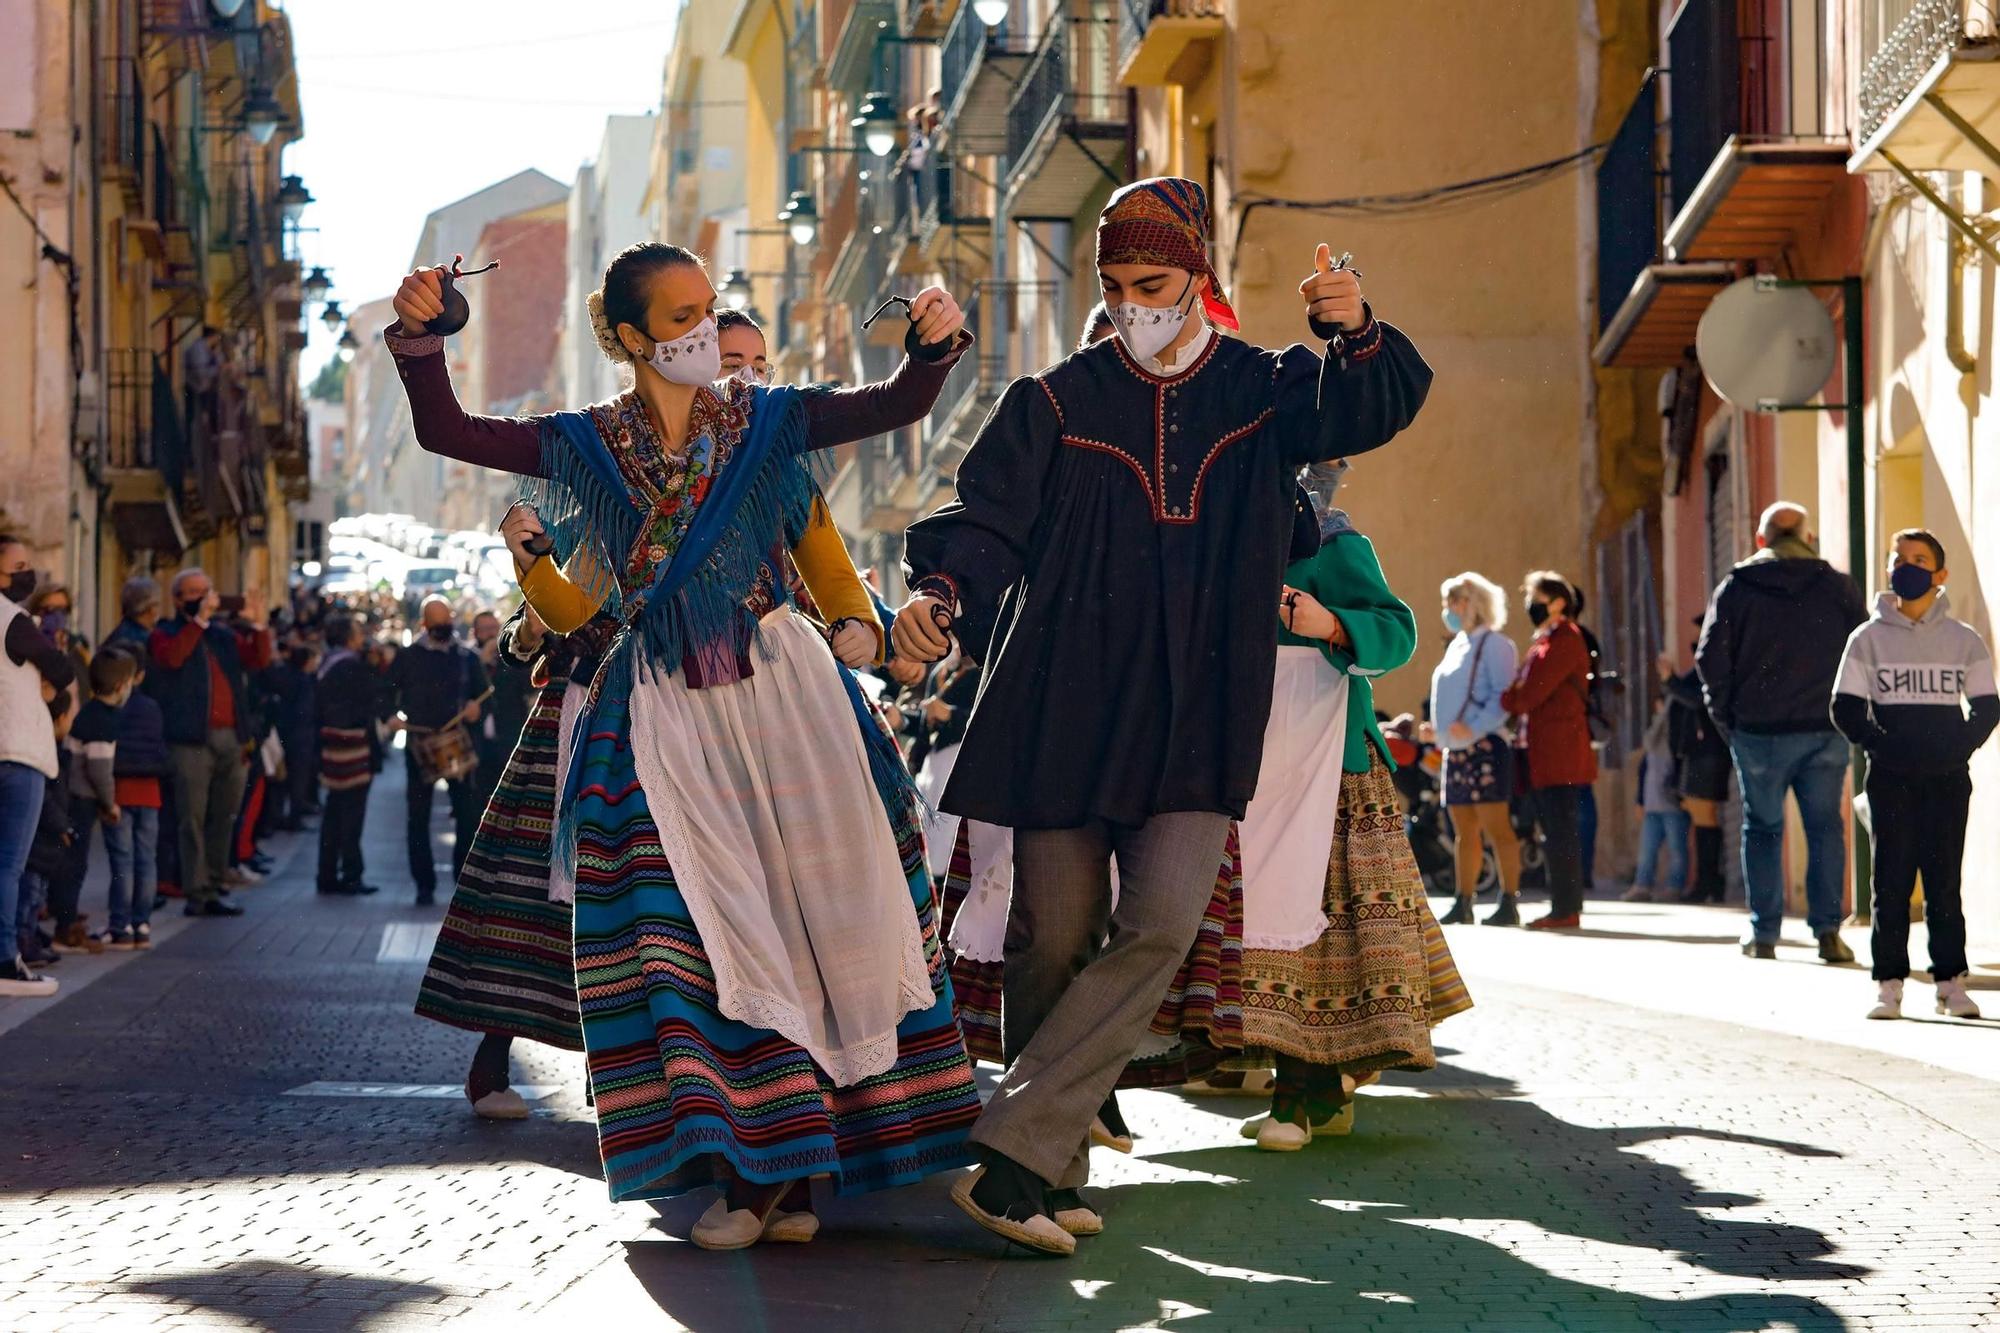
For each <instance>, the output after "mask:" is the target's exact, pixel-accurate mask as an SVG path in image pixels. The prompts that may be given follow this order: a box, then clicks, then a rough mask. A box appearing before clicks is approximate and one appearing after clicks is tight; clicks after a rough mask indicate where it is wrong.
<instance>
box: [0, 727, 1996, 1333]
mask: <svg viewBox="0 0 2000 1333" xmlns="http://www.w3.org/2000/svg"><path fill="white" fill-rule="evenodd" d="M390 768H391V772H390V774H389V775H388V776H387V777H386V778H385V779H384V781H383V782H381V783H380V784H378V788H377V790H376V792H375V796H374V806H373V809H372V811H371V815H370V828H369V857H370V861H369V866H370V878H371V879H373V880H374V881H375V882H377V883H380V884H382V885H383V886H384V892H383V893H382V894H381V895H380V896H378V897H376V898H373V899H366V900H348V899H340V900H332V899H321V898H319V897H317V896H316V895H314V894H313V893H312V891H311V884H310V875H309V874H306V873H304V872H305V870H306V868H307V867H308V865H309V863H310V857H309V856H308V855H303V854H300V853H298V852H296V851H295V852H294V853H293V856H294V860H293V861H292V873H291V874H288V875H280V876H278V877H274V879H273V881H272V882H271V883H270V884H268V885H266V886H264V887H261V888H258V889H255V890H252V891H250V892H249V893H248V894H247V895H246V900H247V906H248V907H249V909H250V915H248V916H246V917H245V918H243V919H242V920H240V921H197V922H190V923H188V928H187V929H184V930H181V931H179V932H178V933H177V934H176V935H174V936H173V938H171V939H168V940H166V941H165V942H163V943H162V944H160V945H158V946H156V948H155V949H154V950H153V951H152V953H151V955H150V956H142V957H139V958H136V959H133V960H131V961H129V962H127V963H124V964H122V965H121V966H118V967H117V968H116V969H115V970H109V971H107V973H106V974H105V975H104V976H103V977H102V978H101V979H100V980H98V981H97V982H95V984H92V985H90V986H87V987H82V988H80V989H78V990H77V991H75V992H74V993H66V994H65V995H63V996H60V997H58V998H57V999H56V1000H55V1001H53V1002H49V1003H46V1004H39V1005H38V1006H37V1007H36V1010H35V1012H33V1013H32V1014H31V1015H29V1016H28V1017H27V1018H26V1019H25V1020H24V1021H19V1022H18V1026H15V1027H14V1029H13V1030H12V1031H9V1032H5V1033H4V1035H0V1068H5V1069H6V1070H7V1071H8V1072H7V1076H6V1078H5V1079H4V1080H0V1125H5V1126H6V1127H7V1129H6V1133H5V1137H4V1143H5V1147H6V1151H5V1153H4V1154H0V1312H4V1313H0V1327H4V1328H5V1329H7V1330H10V1331H11V1330H16V1329H18V1330H23V1333H26V1331H27V1330H42V1329H47V1330H63V1331H64V1333H67V1331H68V1330H72V1329H125V1328H133V1329H140V1328H156V1327H157V1328H164V1327H214V1328H231V1329H269V1330H293V1329H297V1330H334V1329H342V1330H345V1329H367V1330H389V1329H415V1328H432V1327H436V1326H438V1325H443V1324H453V1325H458V1324H463V1325H465V1326H467V1327H474V1328H478V1329H482V1330H485V1329H494V1328H516V1327H518V1328H532V1329H581V1328H583V1327H586V1324H585V1321H587V1320H588V1321H594V1322H596V1323H600V1324H602V1323H607V1322H609V1321H610V1320H614V1319H615V1320H618V1321H619V1322H620V1323H621V1325H624V1326H630V1327H638V1328H648V1329H652V1328H683V1327H684V1328H693V1329H698V1330H703V1331H704V1333H707V1331H708V1330H732V1331H733V1330H763V1329H776V1328H803V1329H806V1330H808V1331H809V1333H844V1331H845V1330H849V1329H853V1330H869V1331H871V1333H872V1331H874V1330H902V1329H912V1330H926V1331H928V1330H1023V1331H1030V1330H1033V1331H1044V1330H1067V1329H1078V1330H1082V1329H1090V1330H1098V1329H1120V1328H1135V1327H1164V1328H1173V1329H1190V1330H1200V1329H1216V1330H1232V1331H1233V1330H1237V1329H1253V1328H1255V1329H1272V1330H1279V1329H1283V1330H1294V1329H1326V1330H1343V1331H1344V1330H1355V1329H1407V1330H1423V1331H1425V1333H1429V1331H1430V1330H1440V1329H1444V1330H1454V1329H1494V1330H1498V1329H1537V1330H1558V1329H1560V1330H1598V1329H1603V1330H1613V1329H1616V1330H1624V1329H1645V1328H1661V1329H1684V1330H1687V1329H1700V1330H1710V1329H1713V1330H1734V1329H1761V1328H1773V1327H1786V1328H1798V1329H1813V1330H1820V1329H1901V1328H1932V1329H1938V1330H1947V1329H1952V1330H1956V1329H1975V1328H1987V1327H2000V1238H1996V1236H1995V1233H1994V1231H1993V1227H1992V1221H1991V1213H1992V1207H1993V1203H1992V1201H1993V1199H1994V1198H1995V1197H1996V1194H1997V1193H2000V1152H1996V1150H1995V1148H1994V1147H1993V1146H1992V1144H1993V1141H1994V1130H1993V1126H1995V1125H1996V1124H2000V1082H1996V1081H1994V1072H1995V1070H1996V1069H2000V1062H1996V1061H1995V1059H1994V1056H1995V1055H1996V1054H2000V1045H1996V1042H1997V1041H2000V1024H1993V1025H1983V1024H1982V1025H1966V1024H1950V1023H1944V1022H1936V1023H1931V1022H1925V1023H1915V1022H1911V1023H1904V1024H1869V1023H1867V1022H1865V1021H1864V1020H1862V1019H1860V1018H1859V1013H1860V1012H1861V1011H1862V1009H1864V1008H1865V1002H1866V998H1867V993H1868V990H1869V986H1868V982H1867V978H1866V975H1865V973H1864V972H1859V971H1855V970H1853V969H1830V968H1823V967H1821V966H1819V965H1818V964H1816V963H1814V964H1810V965H1808V964H1805V963H1795V962H1792V961H1789V960H1787V961H1781V962H1779V963H1757V962H1754V961H1751V960H1747V959H1743V958H1741V957H1740V956H1738V955H1737V954H1736V951H1735V949H1734V946H1733V940H1734V938H1735V933H1736V931H1737V929H1738V928H1739V926H1740V921H1739V920H1738V919H1737V916H1736V914H1735V913H1733V912H1731V911H1729V910H1728V909H1691V908H1690V909H1683V908H1678V907H1673V908H1665V907H1651V906H1645V905H1631V906H1625V905H1617V906H1608V905H1601V904H1595V903H1594V904H1593V905H1592V908H1591V912H1590V916H1589V917H1588V918H1587V920H1588V922H1589V925H1590V930H1588V931H1586V932H1583V933H1582V934H1581V935H1579V936H1575V937H1562V938H1550V937H1533V936H1529V935H1527V934H1526V933H1524V932H1514V931H1506V932H1499V931H1480V930H1477V929H1468V930H1454V931H1452V932H1451V933H1450V939H1451V941H1452V943H1453V945H1454V947H1455V948H1456V949H1457V950H1458V953H1459V956H1460V959H1461V963H1462V965H1463V966H1464V969H1465V971H1466V972H1467V974H1468V977H1469V979H1470V982H1471V985H1472V988H1473V992H1474V995H1475V998H1476V999H1477V1000H1478V1002H1479V1007H1478V1008H1476V1009H1475V1010H1474V1011H1473V1012H1472V1013H1470V1014H1467V1015H1464V1016H1462V1017H1460V1018H1456V1019H1453V1020H1452V1021H1451V1022H1450V1023H1449V1024H1448V1025H1447V1026H1446V1027H1445V1028H1444V1029H1442V1031H1441V1032H1440V1034H1439V1035H1440V1043H1441V1054H1442V1056H1443V1064H1442V1067H1441V1068H1440V1069H1439V1070H1437V1071H1436V1072H1435V1073H1432V1074H1429V1075H1412V1076H1396V1077H1394V1078H1392V1079H1391V1080H1390V1086H1385V1087H1381V1088H1377V1089H1372V1090H1370V1091H1368V1092H1366V1093H1364V1094H1363V1102H1362V1105H1361V1107H1360V1112H1359V1126H1358V1129H1357V1131H1356V1133H1355V1134H1354V1135H1353V1136H1352V1137H1351V1138H1348V1139H1344V1140H1330V1141H1326V1142H1322V1143H1316V1144H1314V1145H1313V1146H1312V1147H1310V1148H1309V1149H1307V1150H1306V1151H1305V1152H1302V1153H1298V1154H1291V1155H1273V1154H1263V1153H1259V1152H1257V1151H1256V1150H1254V1149H1253V1148H1251V1147H1250V1146H1249V1145H1248V1144H1246V1143H1244V1142H1243V1141H1242V1140H1241V1138H1240V1137H1239V1136H1238V1135H1237V1133H1236V1128H1237V1125H1238V1123H1239V1122H1240V1120H1241V1119H1242V1118H1243V1117H1245V1116H1247V1115H1249V1114H1252V1113H1254V1112H1255V1111H1257V1110H1259V1109H1261V1108H1259V1107H1256V1106H1254V1105H1251V1104H1248V1103H1241V1102H1232V1101H1218V1100H1212V1099H1183V1098H1181V1097H1179V1096H1176V1095H1170V1094H1164V1093H1147V1094H1137V1095H1133V1096H1132V1097H1130V1098H1129V1100H1128V1106H1129V1113H1130V1119H1131V1120H1132V1121H1133V1123H1134V1127H1135V1129H1136V1130H1137V1131H1138V1132H1139V1134H1140V1135H1141V1138H1140V1144H1139V1148H1140V1151H1139V1154H1138V1155H1137V1156H1134V1157H1131V1158H1122V1157H1119V1156H1117V1155H1116V1154H1111V1153H1106V1152H1102V1151H1100V1152H1099V1153H1097V1154H1096V1159H1095V1162H1094V1166H1095V1169H1096V1171H1097V1173H1098V1177H1099V1187H1100V1201H1101V1203H1102V1206H1103V1208H1104V1210H1105V1213H1106V1216H1107V1219H1108V1223H1109V1230H1108V1232H1107V1233H1106V1235H1104V1236H1103V1237H1101V1238H1098V1239H1095V1240H1089V1241H1085V1242H1083V1245H1082V1247H1081V1249H1080V1251H1079V1254H1078V1256H1077V1257H1076V1258H1075V1259H1074V1260H1071V1261H1067V1262H1063V1261H1040V1260H1036V1259H1032V1258H1028V1257H1025V1256H1018V1255H1014V1254H1010V1253H1008V1252H1007V1251H1006V1250H1005V1249H1004V1248H1003V1247H1002V1246H1001V1245H1000V1244H999V1243H998V1242H996V1241H994V1240H992V1239H991V1238H990V1237H988V1236H987V1235H986V1234H985V1233H984V1232H981V1231H979V1230H978V1229H977V1228H975V1227H973V1226H972V1225H971V1223H970V1222H968V1221H967V1220H965V1219H964V1218H963V1217H962V1216H961V1215H959V1214H958V1212H957V1211H956V1210H955V1209H954V1208H952V1207H951V1205H950V1203H949V1201H948V1199H947V1198H946V1197H945V1182H942V1181H933V1182H931V1183H929V1184H927V1185H925V1186H922V1187H919V1188H915V1189H909V1190H903V1191H898V1192H895V1193H892V1194H889V1195H882V1196H871V1197H868V1198H863V1199H856V1200H827V1201H826V1203H825V1205H824V1209H823V1216H824V1218H825V1223H826V1229H825V1231H824V1232H823V1234H822V1236H821V1237H820V1239H819V1240H817V1241H816V1242H814V1243H813V1244H812V1245H809V1246H803V1247H764V1248H757V1249H752V1250H749V1251H745V1252H742V1253H738V1254H732V1255H714V1254H706V1253H702V1252H700V1251H698V1250H696V1249H695V1248H694V1247H693V1246H691V1245H688V1244H687V1243H685V1240H684V1237H685V1236H686V1234H687V1228H688V1227H689V1225H691V1223H692V1222H693V1220H694V1218H695V1217H696V1216H698V1215H699V1213H700V1211H701V1210H702V1208H704V1207H705V1206H706V1204H707V1201H708V1200H707V1196H705V1195H698V1196H694V1197H690V1198H687V1199H682V1200H676V1201H673V1202H671V1203H669V1204H665V1205H662V1206H660V1207H659V1208H658V1209H657V1210H656V1209H653V1208H648V1207H644V1206H637V1205H628V1206H619V1207H614V1206H612V1205H611V1204H609V1203H608V1202H607V1201H606V1199H605V1194H604V1187H603V1184H602V1180H601V1178H600V1176H599V1174H598V1169H597V1160H596V1150H595V1143H594V1138H593V1130H592V1126H591V1123H590V1116H589V1112H588V1109H587V1108H586V1107H585V1106H584V1105H583V1101H582V1096H581V1068H580V1061H579V1060H578V1059H577V1058H576V1057H574V1056H570V1055H567V1054H563V1053H559V1052H552V1051H548V1050H545V1049H543V1048H540V1047H534V1046H525V1045H524V1046H521V1047H519V1048H517V1052H516V1069H515V1073H516V1080H517V1082H518V1083H522V1084H531V1085H545V1086H547V1087H548V1088H550V1089H551V1091H550V1093H549V1095H548V1096H547V1097H546V1098H544V1099H542V1100H540V1101H539V1102H537V1112H536V1114H535V1116H534V1117H533V1118H531V1119H530V1120H527V1121H525V1122H519V1123H514V1124H488V1123H483V1122H480V1121H478V1120H476V1119H474V1118H473V1117H472V1116H471V1115H470V1114H469V1113H468V1112H467V1110H466V1108H465V1105H464V1102H463V1099H462V1098H461V1097H458V1096H457V1095H456V1094H455V1092H454V1089H455V1087H456V1085H457V1084H458V1083H459V1081H460V1080H461V1079H462V1077H463V1074H464V1070H465V1065H466V1061H467V1058H468V1057H469V1055H470V1051H471V1047H472V1045H473V1038H471V1037H470V1036H469V1035H468V1034H464V1033H459V1032H456V1031H453V1030H449V1029H446V1028H443V1027H440V1026H438V1025H436V1024H433V1023H428V1022H425V1021H423V1020H420V1019H417V1018H416V1017H414V1016H413V1015H412V1014H411V1012H410V1005H411V1002H412V999H413V996H414V993H415V987H416V982H417V978H418V977H419V976H420V975H421V971H422V965H423V959H424V958H425V957H426V956H427V954H428V947H429V946H428V941H429V937H430V934H431V933H432V932H433V931H434V930H435V926H436V922H437V920H438V918H439V916H440V915H441V914H442V907H441V906H440V907H438V908H434V909H426V910H419V909H417V908H415V907H414V906H413V905H412V903H411V898H412V893H411V890H410V887H409V882H408V878H407V875H406V874H404V873H403V867H402V865H401V850H400V849H401V839H402V829H401V827H400V823H401V817H402V816H401V811H402V802H401V799H400V792H399V790H398V788H399V786H400V780H401V779H400V765H394V764H392V765H391V766H390ZM440 829H442V823H440ZM446 854H447V853H446V852H445V851H444V850H443V849H442V847H441V850H440V856H441V857H442V856H444V855H446ZM1673 937H1684V938H1673ZM1854 943H1855V944H1856V945H1857V947H1859V946H1860V944H1861V943H1862V940H1860V939H1859V938H1856V939H1855V940H1854ZM1793 953H1796V951H1795V950H1787V954H1788V955H1790V954H1793ZM63 966H64V967H66V968H67V967H69V966H71V964H68V963H65V964H64V965H63ZM1922 996H1923V988H1921V987H1918V986H1913V987H1912V994H1911V999H1912V1003H1911V1006H1910V1009H1911V1012H1912V1013H1918V1012H1921V1011H1920V1010H1919V1006H1918V1004H1917V1001H1918V1000H1919V999H1921V998H1922ZM1983 998H1989V999H1993V998H2000V997H1993V996H1991V995H1990V994H1989V995H1987V996H1985V997H1983ZM18 1003H21V1002H0V1024H4V1023H6V1022H10V1021H14V1015H13V1014H12V1013H11V1012H9V1008H8V1007H9V1006H11V1005H14V1004H18ZM1996 1008H2000V1005H1996ZM314 1084H319V1085H322V1086H321V1087H320V1088H318V1089H316V1090H314V1091H316V1092H319V1093H326V1092H332V1093H335V1094H338V1095H292V1094H296V1093H298V1092H299V1091H300V1090H303V1089H309V1088H310V1085H314ZM328 1084H333V1085H348V1086H346V1087H339V1086H336V1087H333V1088H327V1087H325V1086H324V1085H328ZM433 1094H435V1095H433Z"/></svg>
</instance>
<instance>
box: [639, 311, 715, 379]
mask: <svg viewBox="0 0 2000 1333" xmlns="http://www.w3.org/2000/svg"><path fill="white" fill-rule="evenodd" d="M650 361H651V364H652V367H653V369H654V370H657V371H659V372H660V377H661V378H662V379H666V380H670V381H672V382H673V383H675V384H713V383H715V381H716V379H717V378H718V377H719V376H720V375H721V374H722V345H721V342H720V340H719V339H718V338H717V336H716V332H715V316H713V315H710V316H709V317H708V318H706V319H704V320H702V322H701V323H699V324H697V325H695V326H694V327H693V328H691V329H689V330H688V331H687V332H686V333H683V334H682V335H681V336H680V337H678V338H674V339H670V340H669V341H667V342H663V343H655V344H653V355H652V357H651V358H650Z"/></svg>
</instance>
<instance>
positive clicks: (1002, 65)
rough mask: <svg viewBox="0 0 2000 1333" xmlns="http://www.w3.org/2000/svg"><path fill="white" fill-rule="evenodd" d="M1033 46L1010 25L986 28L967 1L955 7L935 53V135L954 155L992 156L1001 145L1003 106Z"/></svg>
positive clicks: (1004, 123)
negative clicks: (940, 109)
mask: <svg viewBox="0 0 2000 1333" xmlns="http://www.w3.org/2000/svg"><path fill="white" fill-rule="evenodd" d="M1032 52H1033V48H1032V47H1031V46H1030V45H1029V44H1028V43H1027V42H1026V41H1025V40H1024V39H1023V38H1022V37H1021V36H1020V35H1019V34H1018V33H1016V32H1015V31H1014V29H1013V27H1012V25H1011V24H1008V23H1002V24H1000V25H999V26H998V27H994V28H989V27H987V26H986V25H985V24H984V23H983V22H981V21H980V18H979V15H978V14H976V13H974V12H973V7H972V4H971V0H964V2H963V3H961V4H960V5H959V7H958V16H957V17H956V18H954V19H953V20H952V21H951V27H950V28H949V29H948V30H946V32H945V35H944V43H943V45H942V46H941V47H940V48H939V52H938V86H939V87H940V88H942V89H944V99H945V107H944V118H943V121H942V123H941V132H942V133H943V134H944V135H946V136H948V137H949V138H950V140H951V144H952V147H953V149H954V151H956V152H959V153H995V152H999V151H1000V150H1001V149H1002V148H1004V147H1005V146H1006V143H1007V104H1008V102H1009V101H1010V100H1011V99H1012V97H1013V96H1014V88H1015V85H1016V83H1017V82H1018V81H1019V79H1020V75H1021V69H1022V67H1023V66H1025V65H1026V64H1027V63H1028V57H1029V55H1031V54H1032Z"/></svg>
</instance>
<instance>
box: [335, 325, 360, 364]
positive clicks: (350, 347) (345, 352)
mask: <svg viewBox="0 0 2000 1333" xmlns="http://www.w3.org/2000/svg"><path fill="white" fill-rule="evenodd" d="M360 346H361V344H360V343H358V342H356V341H355V340H354V330H353V329H343V330H341V334H340V341H339V342H337V343H335V344H334V345H333V354H334V355H335V356H337V357H339V358H340V361H341V364H342V365H345V364H346V363H347V362H349V361H352V360H353V359H354V352H355V349H356V348H358V347H360Z"/></svg>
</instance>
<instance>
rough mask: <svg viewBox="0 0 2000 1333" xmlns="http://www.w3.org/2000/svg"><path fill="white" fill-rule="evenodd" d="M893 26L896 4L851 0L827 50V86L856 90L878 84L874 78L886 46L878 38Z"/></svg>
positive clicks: (876, 76) (880, 0)
mask: <svg viewBox="0 0 2000 1333" xmlns="http://www.w3.org/2000/svg"><path fill="white" fill-rule="evenodd" d="M895 26H896V6H895V5H894V4H893V3H892V2H891V0H854V7H853V8H852V9H850V10H848V12H847V20H846V22H844V23H842V24H841V25H840V32H839V33H838V34H837V35H836V36H835V38H834V41H833V49H832V50H831V51H829V52H828V53H827V58H826V84H827V87H829V88H832V89H835V90H837V91H841V92H855V93H858V92H863V91H865V90H867V89H869V88H874V87H877V86H879V85H878V84H877V83H876V80H877V79H878V78H880V77H881V75H882V73H883V69H882V66H883V65H884V64H885V63H886V57H885V55H884V52H885V51H886V50H887V49H888V48H886V47H884V46H883V45H882V43H881V41H880V38H881V37H882V36H883V35H884V34H885V33H889V32H893V31H894V30H895Z"/></svg>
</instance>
